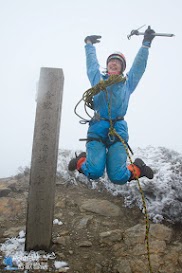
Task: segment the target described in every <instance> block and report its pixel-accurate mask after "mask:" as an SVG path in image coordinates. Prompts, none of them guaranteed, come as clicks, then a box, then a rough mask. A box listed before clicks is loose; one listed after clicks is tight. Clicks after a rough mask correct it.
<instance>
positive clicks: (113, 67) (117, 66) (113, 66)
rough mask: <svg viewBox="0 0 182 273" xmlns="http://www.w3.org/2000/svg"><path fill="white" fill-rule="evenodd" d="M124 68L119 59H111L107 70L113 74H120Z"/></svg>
mask: <svg viewBox="0 0 182 273" xmlns="http://www.w3.org/2000/svg"><path fill="white" fill-rule="evenodd" d="M121 70H122V63H121V61H120V60H118V59H111V60H110V61H109V62H108V64H107V71H108V73H111V74H120V73H121Z"/></svg>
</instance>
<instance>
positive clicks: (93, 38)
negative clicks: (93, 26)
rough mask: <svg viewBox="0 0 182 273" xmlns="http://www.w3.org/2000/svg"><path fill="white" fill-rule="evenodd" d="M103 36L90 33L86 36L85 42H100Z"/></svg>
mask: <svg viewBox="0 0 182 273" xmlns="http://www.w3.org/2000/svg"><path fill="white" fill-rule="evenodd" d="M101 37H102V36H99V35H90V36H87V37H86V38H85V40H84V42H85V43H87V41H90V42H91V43H92V44H96V43H100V41H99V40H98V39H100V38H101Z"/></svg>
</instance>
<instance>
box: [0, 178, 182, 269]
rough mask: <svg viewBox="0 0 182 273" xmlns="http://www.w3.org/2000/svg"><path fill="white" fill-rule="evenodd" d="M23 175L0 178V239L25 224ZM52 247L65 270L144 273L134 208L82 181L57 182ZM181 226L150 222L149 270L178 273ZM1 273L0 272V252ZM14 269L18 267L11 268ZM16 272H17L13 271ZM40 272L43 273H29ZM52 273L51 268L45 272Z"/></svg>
mask: <svg viewBox="0 0 182 273" xmlns="http://www.w3.org/2000/svg"><path fill="white" fill-rule="evenodd" d="M28 181H29V177H28V175H25V176H22V177H16V178H15V177H13V178H10V179H6V180H4V179H1V180H0V243H3V242H5V241H6V239H7V238H11V237H16V236H17V235H18V233H19V231H21V230H22V229H24V230H25V225H26V222H25V221H26V206H27V196H28ZM54 219H58V220H59V221H61V222H62V224H61V225H58V224H57V225H53V235H52V241H53V245H52V249H51V250H52V251H54V252H55V254H56V257H57V258H58V260H62V261H66V262H67V263H68V265H69V269H66V268H63V269H61V270H59V271H58V272H69V273H148V272H151V271H149V267H148V259H147V255H146V253H147V252H146V247H145V219H144V215H143V214H142V213H141V211H140V210H139V209H138V208H136V207H135V208H125V207H124V205H123V199H122V197H121V196H112V195H111V194H109V193H108V192H106V191H105V190H103V189H102V190H101V189H95V190H93V189H90V188H88V187H87V186H86V185H84V184H82V183H79V182H78V183H77V185H76V184H75V183H70V182H67V183H64V181H61V180H59V181H57V185H56V199H55V215H54ZM181 235H182V229H181V226H174V225H172V224H169V223H162V224H154V223H150V241H149V246H150V251H151V254H150V259H151V265H152V270H153V271H152V272H153V273H181V272H182V236H181ZM0 256H1V258H0V259H1V261H0V272H4V271H3V270H4V265H3V264H2V260H3V253H0ZM16 272H17V271H16ZM18 272H19V271H18ZM31 272H45V271H36V270H34V271H31ZM46 272H53V269H52V270H51V269H50V270H49V271H46Z"/></svg>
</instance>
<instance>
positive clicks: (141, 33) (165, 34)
mask: <svg viewBox="0 0 182 273" xmlns="http://www.w3.org/2000/svg"><path fill="white" fill-rule="evenodd" d="M144 26H145V25H143V26H141V27H139V28H137V29H133V30H132V31H131V32H130V34H129V35H128V36H127V38H128V40H130V39H131V36H133V35H145V32H139V29H141V28H142V27H144ZM151 35H153V36H161V37H174V36H175V35H174V34H171V33H157V32H155V33H152V34H151Z"/></svg>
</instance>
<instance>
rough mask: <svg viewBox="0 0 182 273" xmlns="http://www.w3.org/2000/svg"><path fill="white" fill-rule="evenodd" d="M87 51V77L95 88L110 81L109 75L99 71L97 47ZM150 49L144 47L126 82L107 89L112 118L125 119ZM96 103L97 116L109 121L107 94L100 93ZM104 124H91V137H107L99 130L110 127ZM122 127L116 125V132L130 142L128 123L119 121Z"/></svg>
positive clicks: (86, 46)
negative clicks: (100, 83)
mask: <svg viewBox="0 0 182 273" xmlns="http://www.w3.org/2000/svg"><path fill="white" fill-rule="evenodd" d="M85 50H86V66H87V75H88V78H89V80H90V83H91V86H95V85H96V84H98V83H99V82H100V80H106V79H108V75H103V74H101V72H100V70H99V63H98V60H97V56H96V49H95V46H93V45H92V44H86V45H85ZM148 54H149V49H148V47H145V46H142V47H141V48H140V49H139V51H138V53H137V55H136V57H135V60H134V62H133V65H132V67H131V69H130V70H129V72H128V73H127V75H126V81H125V82H119V83H115V84H113V85H111V86H109V87H107V91H108V100H109V105H110V109H111V118H112V119H117V118H118V117H124V116H125V114H126V112H127V108H128V103H129V98H130V95H131V94H132V92H133V91H134V90H135V88H136V86H137V84H138V83H139V81H140V79H141V77H142V75H143V73H144V71H145V68H146V64H147V59H148ZM93 102H94V111H95V114H96V115H97V116H100V117H101V118H105V119H109V113H108V101H107V98H106V92H105V91H100V92H99V93H98V94H97V95H95V96H94V98H93ZM100 122H101V123H102V126H101V124H100V125H99V127H98V125H97V126H94V122H93V123H92V122H91V123H90V126H94V127H93V128H90V129H89V131H88V136H89V137H96V136H97V135H99V136H101V137H106V135H102V130H100V132H98V129H99V128H101V127H108V128H109V123H108V122H107V124H106V121H105V122H104V121H102V120H101V121H100ZM117 123H120V126H118V128H117V125H116V128H115V129H116V131H117V132H118V133H119V134H120V135H121V137H123V138H124V139H125V141H128V129H127V123H126V121H124V120H122V121H118V122H117Z"/></svg>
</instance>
